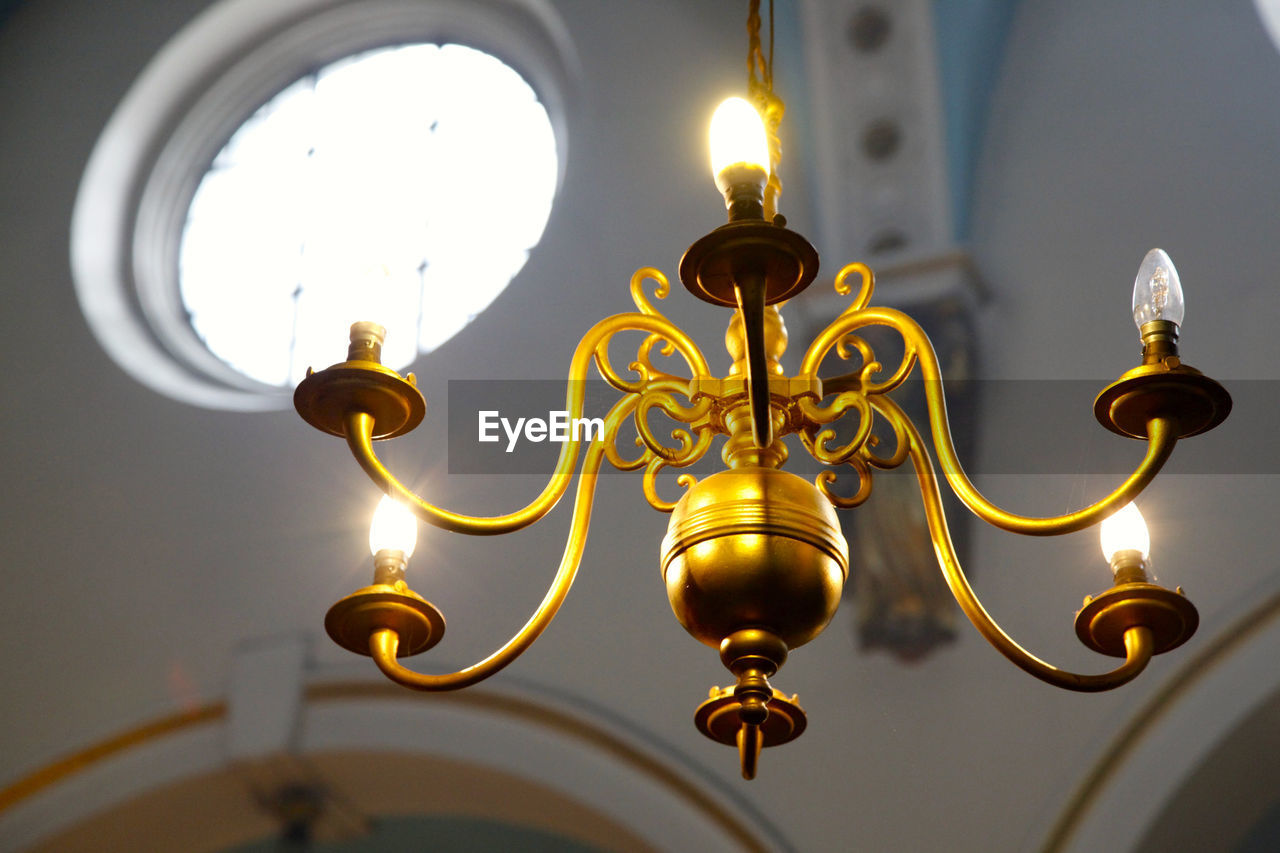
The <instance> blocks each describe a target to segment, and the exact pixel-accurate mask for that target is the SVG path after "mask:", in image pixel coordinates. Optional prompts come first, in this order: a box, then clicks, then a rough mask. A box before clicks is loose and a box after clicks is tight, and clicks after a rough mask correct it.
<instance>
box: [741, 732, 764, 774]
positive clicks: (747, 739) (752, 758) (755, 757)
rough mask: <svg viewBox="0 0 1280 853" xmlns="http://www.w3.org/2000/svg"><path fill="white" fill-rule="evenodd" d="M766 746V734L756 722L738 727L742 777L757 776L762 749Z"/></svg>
mask: <svg viewBox="0 0 1280 853" xmlns="http://www.w3.org/2000/svg"><path fill="white" fill-rule="evenodd" d="M763 746H764V734H763V733H762V732H761V731H760V726H759V725H757V724H756V723H743V724H742V726H741V727H740V728H739V729H738V758H739V759H740V760H741V762H742V778H743V779H746V780H747V781H750V780H752V779H754V778H756V764H757V763H759V761H760V749H761V747H763Z"/></svg>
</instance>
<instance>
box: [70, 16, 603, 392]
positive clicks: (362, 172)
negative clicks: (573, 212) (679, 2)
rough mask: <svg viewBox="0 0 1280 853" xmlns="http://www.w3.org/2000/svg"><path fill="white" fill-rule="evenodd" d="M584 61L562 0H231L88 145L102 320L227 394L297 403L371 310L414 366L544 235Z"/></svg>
mask: <svg viewBox="0 0 1280 853" xmlns="http://www.w3.org/2000/svg"><path fill="white" fill-rule="evenodd" d="M578 73H579V72H578V70H577V60H576V57H575V53H574V50H573V46H572V44H571V42H570V41H569V40H568V36H567V31H566V30H565V28H564V26H563V23H562V22H561V21H560V20H559V18H558V17H557V16H556V15H555V13H554V11H553V10H552V9H551V7H550V6H549V5H548V4H546V3H544V2H542V0H433V2H431V3H404V2H400V0H290V2H288V3H262V2H260V0H220V2H216V3H213V4H212V5H210V6H209V7H208V8H207V9H205V11H203V12H202V13H201V14H200V15H198V16H197V17H196V18H195V19H194V20H192V21H191V22H190V23H189V24H188V25H187V26H186V27H184V28H183V29H182V30H181V31H180V32H179V33H178V34H177V35H176V36H174V37H173V39H171V40H170V41H169V42H168V43H167V44H166V45H165V46H164V47H163V48H162V49H161V50H160V51H159V52H158V53H157V54H156V56H155V57H153V59H152V60H151V62H150V63H149V64H148V66H147V67H146V69H144V71H143V72H142V74H141V75H140V76H139V77H138V79H137V80H135V81H134V83H133V85H132V86H131V87H130V88H129V90H128V92H126V94H125V96H124V98H123V100H122V101H121V102H120V104H119V105H118V106H117V107H116V109H115V112H114V113H113V114H112V116H111V119H110V120H109V121H108V123H107V125H106V127H105V128H104V129H103V132H102V135H101V136H100V137H99V138H98V142H97V144H96V145H95V147H94V151H93V154H92V156H91V157H90V158H89V162H88V164H87V166H86V168H85V173H84V177H83V178H82V180H81V182H80V189H79V193H78V195H77V198H76V206H75V211H74V213H73V215H72V222H71V266H72V272H73V277H74V281H75V287H76V296H77V298H78V299H79V301H80V306H81V308H82V310H83V311H84V315H85V319H86V320H87V321H88V323H89V326H90V328H91V329H92V330H93V333H94V335H95V337H96V338H97V339H98V342H99V343H100V344H101V345H102V347H103V349H105V350H106V351H107V353H108V354H109V355H110V356H111V357H112V358H113V359H114V360H115V362H116V363H117V364H118V365H119V366H120V367H121V368H122V369H124V370H125V372H127V373H128V374H129V375H130V376H132V377H133V378H134V379H136V380H138V381H139V382H141V383H143V384H145V385H147V386H148V387H150V388H152V389H154V390H156V391H159V392H161V393H163V394H165V395H167V396H169V397H172V398H174V399H177V400H181V401H183V402H187V403H192V404H195V405H199V406H206V407H210V408H218V409H227V410H239V411H254V410H269V409H277V408H284V407H287V406H288V405H289V401H290V398H291V394H290V391H291V389H292V387H293V385H294V384H296V382H297V381H298V380H299V379H300V378H301V376H302V375H303V373H304V372H305V370H306V368H307V367H308V366H313V367H317V368H322V367H325V366H328V365H329V364H331V363H333V362H336V361H340V360H341V359H342V358H343V354H344V353H345V347H346V340H347V328H348V326H349V324H350V323H352V322H354V321H356V320H374V321H376V322H378V323H381V324H382V325H384V326H386V327H388V330H389V332H388V339H387V345H386V347H385V348H384V350H383V356H384V358H385V359H386V362H387V364H388V365H390V366H394V367H395V368H397V369H401V368H403V367H405V366H407V365H408V364H409V363H410V362H411V361H413V359H414V358H415V357H416V356H418V355H419V354H420V353H424V352H430V351H431V350H433V349H435V348H436V347H438V346H440V345H441V344H442V343H444V342H445V341H447V340H448V339H449V338H450V337H452V336H453V335H455V334H457V332H458V331H459V330H460V329H462V328H463V327H464V326H466V324H467V323H468V322H469V321H470V320H471V319H472V318H473V317H475V316H476V315H477V314H478V313H480V312H481V311H483V310H484V309H485V307H486V306H488V305H489V304H490V303H491V302H492V301H493V300H494V298H495V297H496V296H497V295H498V294H499V293H500V292H501V291H502V290H503V289H504V288H505V287H506V286H507V284H508V283H509V282H510V281H511V279H512V277H513V276H515V275H516V274H517V272H518V271H519V270H520V269H521V267H522V266H523V265H524V263H525V260H526V259H527V258H528V255H529V252H530V250H531V248H532V247H533V246H534V245H535V244H537V242H538V241H539V240H540V238H541V236H542V232H543V229H544V227H545V226H546V224H547V219H548V216H549V213H550V210H551V205H552V201H553V199H554V196H555V193H556V191H557V189H558V187H559V181H560V175H561V173H562V171H563V168H564V163H565V149H566V136H567V135H566V127H565V122H566V118H565V116H566V114H567V111H568V110H567V106H568V101H569V100H571V99H572V97H573V92H574V90H575V89H576V86H577V83H576V80H577V76H578ZM246 117H247V118H246Z"/></svg>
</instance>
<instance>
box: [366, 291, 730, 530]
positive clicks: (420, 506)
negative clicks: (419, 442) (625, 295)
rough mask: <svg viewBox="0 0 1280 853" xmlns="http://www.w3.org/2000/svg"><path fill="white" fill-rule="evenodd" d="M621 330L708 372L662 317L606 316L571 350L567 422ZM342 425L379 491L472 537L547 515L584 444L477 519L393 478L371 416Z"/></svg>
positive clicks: (563, 452) (566, 450) (569, 444)
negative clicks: (505, 507) (515, 501)
mask: <svg viewBox="0 0 1280 853" xmlns="http://www.w3.org/2000/svg"><path fill="white" fill-rule="evenodd" d="M624 331H638V332H649V333H650V334H657V335H661V336H662V337H663V338H665V339H666V340H667V341H668V342H669V343H670V344H671V345H672V346H674V347H675V349H676V350H678V351H679V353H680V354H681V355H682V356H683V357H684V359H685V361H686V362H688V364H689V367H690V369H692V370H693V372H694V375H695V376H700V375H705V374H707V373H709V372H710V369H709V368H708V367H707V363H706V359H705V358H703V355H702V353H701V352H700V351H699V350H698V348H697V346H696V345H695V344H694V343H693V341H692V340H691V339H690V338H689V336H688V335H686V334H685V333H684V332H682V331H681V330H680V329H679V328H677V327H676V326H675V325H673V324H672V323H671V322H670V321H669V320H667V319H665V318H663V317H661V316H654V315H648V314H634V313H632V314H615V315H613V316H612V317H606V318H605V319H603V320H601V321H600V322H599V323H596V324H595V325H594V326H592V327H591V329H590V330H588V332H587V333H586V335H584V336H583V338H582V340H581V341H580V342H579V343H578V348H577V349H576V350H575V351H574V354H573V361H572V362H571V363H570V366H569V381H568V386H567V388H566V391H565V411H566V412H568V413H569V417H570V419H574V418H580V417H581V416H582V408H583V403H584V400H585V398H586V378H587V371H588V369H589V367H590V365H591V363H592V361H593V360H594V358H595V354H596V352H597V348H598V347H600V346H601V345H602V344H604V345H607V344H608V341H609V339H610V338H612V337H613V336H614V335H615V334H618V333H619V332H624ZM343 422H344V425H345V430H346V438H347V446H348V447H350V448H351V453H352V455H353V456H355V458H356V461H357V462H358V463H360V467H361V468H363V469H364V471H365V473H366V474H368V475H369V479H371V480H373V482H374V484H375V485H377V486H378V488H380V489H381V490H382V491H383V492H385V493H386V494H388V495H390V496H391V497H393V498H396V499H397V500H399V501H401V502H402V503H404V505H405V506H407V507H408V508H409V510H410V511H411V512H413V514H414V515H416V516H417V517H418V518H420V519H422V520H423V521H425V522H426V523H427V524H431V525H434V526H436V527H440V528H443V529H444V530H451V531H453V532H455V533H469V534H472V535H475V536H493V535H498V534H502V533H510V532H512V531H515V530H520V529H522V528H524V527H528V526H529V525H530V524H533V523H534V522H536V521H538V520H539V519H541V518H542V517H543V516H545V515H546V514H547V513H548V512H550V511H551V510H552V509H553V508H554V507H555V505H556V504H557V503H558V502H559V501H560V498H561V497H563V496H564V493H565V492H566V491H568V488H569V482H570V480H571V479H572V478H573V469H574V467H575V466H576V465H577V462H578V451H579V449H580V447H581V445H582V444H583V442H582V440H581V439H579V438H573V437H571V438H570V439H569V440H568V441H566V442H565V443H564V444H562V445H561V446H560V457H559V459H558V460H557V462H556V467H555V470H554V472H553V473H552V474H551V479H550V480H548V481H547V485H546V486H545V487H544V488H543V490H542V494H540V495H538V496H537V497H536V498H534V499H533V501H531V502H530V503H529V504H528V505H527V506H525V507H524V508H523V509H520V510H517V511H516V512H513V513H509V514H507V515H496V516H488V517H480V516H471V515H462V514H460V513H456V512H451V511H449V510H446V509H441V508H440V507H437V506H435V505H434V504H431V503H428V502H427V501H424V500H423V499H422V498H421V497H419V496H418V495H416V494H414V492H413V491H412V490H410V489H409V488H407V487H406V486H405V485H404V484H403V483H401V482H400V481H399V480H398V479H396V477H395V475H393V474H392V473H391V472H390V471H389V470H387V468H386V466H385V465H383V464H382V461H381V460H380V459H379V458H378V455H377V453H376V452H375V451H374V449H373V429H374V419H373V417H372V416H370V415H368V414H366V413H365V412H361V411H352V412H348V413H347V414H346V415H345V416H344V419H343Z"/></svg>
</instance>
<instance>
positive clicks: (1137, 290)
mask: <svg viewBox="0 0 1280 853" xmlns="http://www.w3.org/2000/svg"><path fill="white" fill-rule="evenodd" d="M1185 313H1186V306H1185V303H1184V302H1183V300H1182V283H1181V282H1180V281H1179V280H1178V270H1177V267H1175V266H1174V265H1173V261H1171V260H1170V259H1169V256H1168V255H1167V254H1165V252H1164V249H1152V250H1151V251H1150V252H1147V256H1146V257H1145V258H1143V259H1142V266H1140V267H1138V277H1137V278H1135V279H1134V280H1133V322H1134V323H1136V324H1137V326H1138V331H1139V332H1141V331H1142V325H1143V324H1144V323H1150V322H1151V321H1153V320H1168V321H1170V322H1172V323H1177V324H1178V325H1179V326H1181V325H1182V317H1183V315H1184V314H1185Z"/></svg>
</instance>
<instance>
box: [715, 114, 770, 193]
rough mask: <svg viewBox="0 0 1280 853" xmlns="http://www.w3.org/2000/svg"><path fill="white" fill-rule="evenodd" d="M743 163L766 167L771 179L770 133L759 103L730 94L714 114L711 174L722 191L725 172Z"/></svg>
mask: <svg viewBox="0 0 1280 853" xmlns="http://www.w3.org/2000/svg"><path fill="white" fill-rule="evenodd" d="M739 164H742V165H745V166H748V167H751V168H753V169H756V170H762V171H763V172H764V178H763V180H764V181H767V180H768V179H769V137H768V134H767V133H765V129H764V120H763V119H761V118H760V113H759V112H757V111H756V108H755V107H753V106H751V104H750V103H748V102H747V101H745V100H743V99H742V98H727V99H725V100H724V101H723V102H722V103H721V104H720V106H718V107H716V111H715V114H714V115H712V116H711V174H712V175H714V176H715V179H716V185H717V186H719V187H720V191H721V192H724V191H725V187H724V173H725V172H726V171H727V170H729V169H730V168H732V167H733V166H737V165H739ZM762 183H763V182H762Z"/></svg>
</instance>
